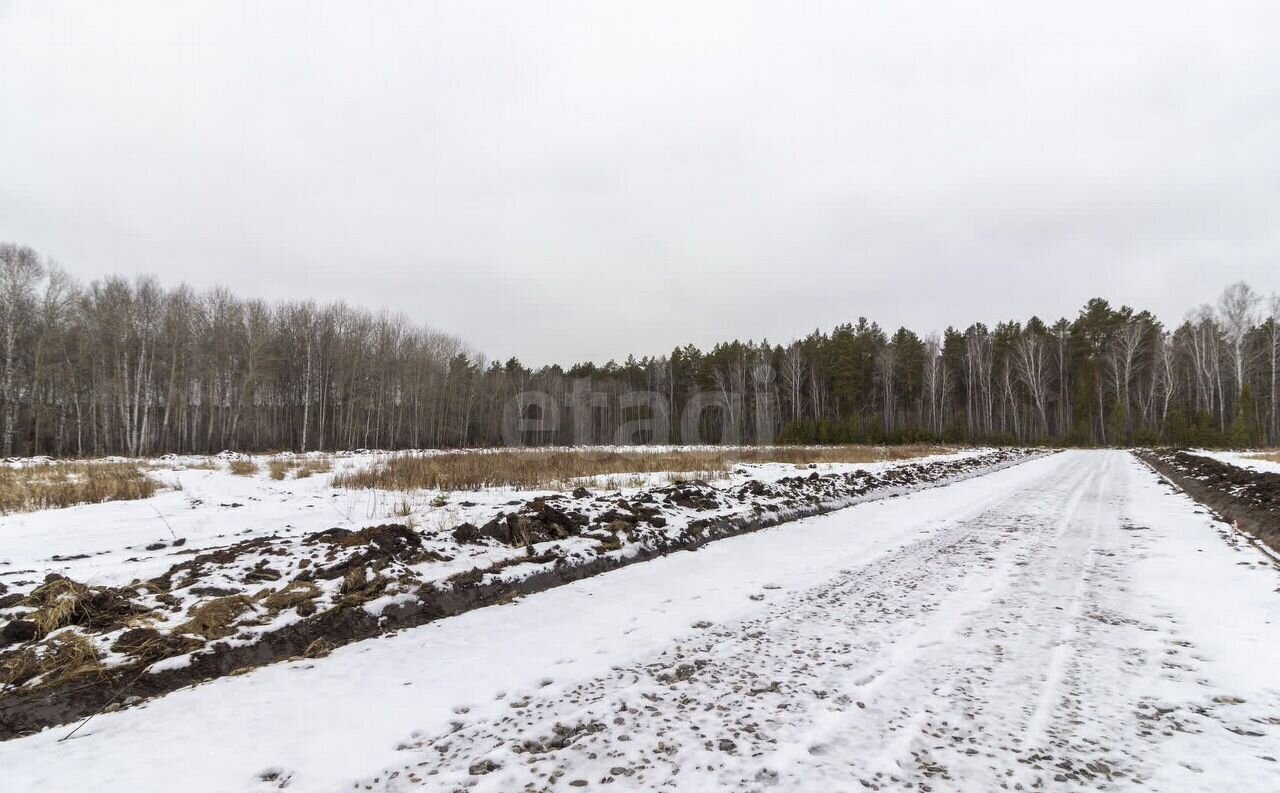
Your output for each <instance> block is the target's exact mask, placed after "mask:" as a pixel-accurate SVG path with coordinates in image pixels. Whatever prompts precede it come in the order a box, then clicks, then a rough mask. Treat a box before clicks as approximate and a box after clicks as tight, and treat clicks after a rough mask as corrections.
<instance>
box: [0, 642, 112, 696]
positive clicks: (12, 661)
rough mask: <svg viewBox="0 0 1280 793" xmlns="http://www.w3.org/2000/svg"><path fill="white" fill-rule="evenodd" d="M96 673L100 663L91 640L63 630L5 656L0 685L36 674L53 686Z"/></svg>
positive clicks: (99, 672)
mask: <svg viewBox="0 0 1280 793" xmlns="http://www.w3.org/2000/svg"><path fill="white" fill-rule="evenodd" d="M99 674H102V664H101V663H100V662H99V660H98V652H97V650H95V649H94V648H93V643H92V642H90V641H89V639H88V638H86V637H85V636H83V635H81V634H79V633H73V632H64V633H61V634H59V635H57V636H54V637H52V638H50V639H48V640H46V641H45V642H43V643H41V644H40V645H37V646H33V647H26V648H23V649H22V650H21V651H19V652H17V653H13V654H12V655H10V656H9V657H8V658H6V659H5V661H4V663H3V664H0V685H4V686H18V685H22V684H23V683H26V682H27V681H28V680H31V679H32V678H34V677H36V676H37V675H40V676H41V680H40V684H41V685H50V686H56V685H58V684H60V683H65V682H67V681H69V680H75V679H76V678H80V677H85V676H88V675H99Z"/></svg>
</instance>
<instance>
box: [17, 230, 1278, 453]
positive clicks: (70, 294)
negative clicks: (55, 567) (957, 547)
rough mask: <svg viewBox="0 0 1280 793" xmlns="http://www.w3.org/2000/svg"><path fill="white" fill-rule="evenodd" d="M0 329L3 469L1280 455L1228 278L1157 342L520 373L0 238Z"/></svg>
mask: <svg viewBox="0 0 1280 793" xmlns="http://www.w3.org/2000/svg"><path fill="white" fill-rule="evenodd" d="M0 332H2V333H3V339H2V340H0V345H2V349H0V366H2V367H3V370H2V372H0V445H2V449H0V453H2V454H3V456H5V457H9V456H20V455H52V456H69V457H89V456H101V455H128V456H139V455H158V454H164V453H168V452H175V453H216V452H218V451H221V450H224V449H230V450H237V451H284V450H292V451H304V450H340V449H354V448H381V449H402V448H454V447H484V446H496V445H501V444H503V443H504V442H505V443H511V442H512V441H513V440H515V441H517V442H519V443H523V444H568V443H645V442H671V443H677V442H682V441H686V442H687V441H690V440H695V439H696V440H700V441H706V442H734V443H747V444H750V443H758V442H768V441H782V442H788V443H824V444H825V443H853V442H857V443H908V442H922V441H928V442H946V443H984V444H1013V443H1017V444H1046V445H1079V446H1095V445H1099V446H1133V445H1141V446H1149V445H1179V446H1182V445H1190V446H1205V447H1215V446H1232V447H1257V446H1263V445H1268V446H1274V445H1276V444H1277V443H1280V414H1278V408H1277V401H1278V399H1277V397H1278V389H1277V365H1278V364H1280V298H1278V297H1277V296H1276V295H1274V294H1273V295H1272V296H1271V297H1270V298H1264V296H1263V295H1261V294H1259V293H1257V292H1255V291H1254V290H1253V289H1252V288H1251V287H1250V286H1248V285H1247V284H1244V283H1236V284H1231V285H1229V286H1227V287H1226V288H1225V289H1224V291H1223V292H1222V294H1221V295H1220V296H1219V297H1218V298H1217V299H1216V300H1215V301H1214V302H1213V303H1212V304H1204V305H1200V306H1197V307H1193V308H1191V309H1190V310H1189V311H1188V313H1187V314H1186V316H1185V317H1184V318H1183V319H1182V320H1181V321H1180V323H1179V324H1177V325H1165V324H1164V323H1163V322H1162V321H1161V320H1160V319H1159V318H1157V317H1155V316H1153V315H1152V314H1151V313H1149V312H1148V311H1144V310H1138V309H1134V308H1131V307H1128V306H1118V307H1117V306H1113V305H1112V304H1111V303H1109V302H1108V301H1107V300H1105V299H1102V298H1095V299H1093V300H1090V301H1089V302H1088V303H1087V304H1086V305H1085V306H1084V307H1083V308H1081V310H1080V312H1079V313H1078V314H1077V315H1076V316H1075V317H1070V318H1060V319H1057V320H1054V321H1052V322H1051V323H1050V322H1047V321H1045V320H1042V319H1040V318H1038V317H1035V316H1032V317H1031V318H1030V319H1027V320H1026V321H1017V320H1011V321H1008V322H1001V323H999V324H996V325H995V326H994V327H988V326H987V325H985V324H982V323H975V324H972V325H970V326H969V327H967V328H964V329H959V328H947V329H946V330H945V331H942V332H930V333H927V334H925V335H920V334H919V333H917V332H915V331H912V330H910V329H907V328H899V329H898V330H896V331H893V332H888V331H886V330H884V329H883V328H881V327H880V326H879V325H877V324H876V323H875V322H873V321H870V320H868V319H865V318H860V319H858V320H857V321H856V322H850V323H847V324H842V325H838V326H836V327H835V328H832V329H830V330H829V331H824V330H814V331H813V332H811V333H809V334H808V335H806V336H804V337H802V338H798V339H795V340H792V341H790V342H789V343H787V344H772V343H770V342H768V341H760V342H754V341H750V340H748V341H745V342H744V341H738V340H733V341H725V342H721V343H719V344H716V345H715V346H713V347H711V349H708V350H702V349H698V348H697V347H695V346H693V345H687V346H684V347H679V348H677V349H674V350H672V351H671V352H670V353H669V354H666V355H658V356H645V357H641V358H636V357H634V356H628V357H627V358H626V359H625V360H623V361H622V362H618V361H608V362H606V363H602V364H598V363H591V362H587V363H576V364H573V365H571V366H568V367H563V366H559V365H549V366H543V367H540V368H537V369H532V368H529V367H526V366H524V365H523V364H521V362H520V361H519V360H517V359H515V358H512V359H510V360H507V361H497V360H494V361H490V360H488V359H487V358H486V357H485V356H484V355H483V354H482V353H480V352H478V351H476V350H474V349H472V348H470V347H469V346H468V345H467V344H466V343H464V342H463V341H462V340H461V339H459V338H456V337H454V336H451V335H449V334H447V333H443V332H440V331H438V330H435V329H433V328H431V327H430V326H428V325H425V324H422V323H420V322H415V321H411V320H410V319H409V318H407V317H405V316H403V315H400V314H392V313H386V312H372V311H369V310H365V309H362V308H359V307H353V306H349V305H345V304H343V303H333V304H328V305H317V304H316V303H314V302H311V301H283V302H266V301H262V300H246V299H241V298H238V297H236V296H235V295H233V294H231V293H230V292H229V291H227V290H225V289H222V288H216V289H213V290H210V291H206V292H196V291H195V290H193V289H191V288H189V287H187V286H185V285H176V286H169V287H166V286H164V285H162V284H161V283H160V282H159V281H158V280H157V279H156V278H154V277H150V276H143V277H138V278H133V279H129V278H124V277H110V278H105V279H101V280H95V281H93V282H91V283H88V284H82V283H79V282H77V280H76V279H74V278H73V277H71V276H69V275H68V274H67V273H66V272H65V271H64V270H62V269H61V268H60V267H59V266H57V265H56V264H55V263H53V262H51V261H49V260H48V259H46V258H45V257H42V256H41V255H40V254H39V253H38V252H36V251H35V250H33V249H31V248H30V247H26V246H23V245H19V244H14V243H5V244H0ZM531 395H532V396H531ZM535 404H536V405H537V406H538V408H537V412H536V415H535V414H534V413H531V412H530V411H531V408H530V406H531V405H535ZM690 406H692V407H690ZM548 409H549V410H551V411H552V412H553V415H547V414H545V413H543V412H542V411H544V410H548ZM533 417H536V418H537V419H539V420H538V421H523V422H522V421H521V420H525V419H530V418H533ZM513 422H514V423H513ZM513 426H515V427H517V434H516V437H515V438H514V439H513V437H512V427H513ZM530 427H532V428H533V429H532V430H530V429H529V428H530Z"/></svg>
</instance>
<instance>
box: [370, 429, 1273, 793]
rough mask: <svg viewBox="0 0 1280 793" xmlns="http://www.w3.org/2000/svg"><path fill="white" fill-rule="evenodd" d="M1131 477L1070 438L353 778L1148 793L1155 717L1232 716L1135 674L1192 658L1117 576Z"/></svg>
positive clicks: (1134, 532) (1124, 551) (1121, 573)
mask: <svg viewBox="0 0 1280 793" xmlns="http://www.w3.org/2000/svg"><path fill="white" fill-rule="evenodd" d="M1143 475H1145V474H1144V473H1143V472H1142V471H1141V470H1140V469H1138V468H1137V467H1136V466H1135V465H1134V464H1133V462H1132V461H1131V460H1129V459H1127V458H1126V457H1124V456H1122V455H1119V454H1111V455H1087V454H1081V455H1074V456H1069V457H1068V458H1067V459H1065V460H1064V461H1063V463H1062V465H1060V466H1058V467H1056V468H1055V469H1053V470H1050V471H1048V472H1046V474H1045V475H1044V476H1042V477H1039V478H1038V479H1037V480H1035V481H1034V482H1033V483H1032V484H1031V485H1029V486H1028V487H1025V488H1023V489H1020V490H1017V491H1013V492H1007V493H1004V494H1002V495H1001V496H999V497H996V498H992V499H989V500H988V501H987V502H986V503H983V504H978V505H975V506H974V507H973V508H972V509H970V510H967V511H966V512H965V514H963V515H960V516H957V517H956V518H954V519H953V520H951V521H949V522H947V524H946V525H944V526H943V527H941V528H940V529H939V530H937V531H934V532H932V533H929V534H928V535H927V536H925V537H923V538H922V539H920V540H918V541H915V542H911V543H909V544H907V545H905V546H903V547H901V548H899V549H898V550H896V551H894V552H891V553H889V554H887V555H885V556H883V557H881V558H879V559H877V560H875V561H874V562H872V563H870V564H867V565H863V566H859V567H855V568H850V569H847V570H844V571H842V572H841V573H840V574H839V575H838V576H836V577H835V578H833V579H832V580H830V581H829V582H827V583H825V584H823V585H822V586H819V587H816V588H813V589H810V590H808V591H804V592H801V593H798V594H795V595H792V596H787V597H780V598H778V600H777V602H776V603H774V604H772V605H771V606H770V608H769V609H768V610H767V611H766V612H765V613H764V614H763V615H761V616H759V617H756V618H754V619H749V620H745V621H740V622H735V623H733V624H723V625H702V626H695V627H702V628H703V630H702V631H701V632H700V633H699V634H697V635H696V636H695V637H694V638H691V639H688V640H685V641H681V642H679V643H676V644H674V645H673V646H670V647H668V648H667V649H666V650H665V651H663V652H662V653H660V654H659V655H657V656H655V657H653V658H651V659H650V660H648V661H646V662H644V663H639V664H634V665H629V666H625V667H618V668H615V669H614V670H613V673H612V674H611V675H609V676H604V677H599V678H596V679H591V680H586V681H583V682H581V683H579V684H578V685H577V686H576V687H574V688H572V689H569V690H567V691H560V692H556V693H555V694H554V695H551V694H549V695H547V696H545V697H543V696H539V695H538V694H536V693H535V694H533V695H529V696H522V697H521V698H520V699H518V700H516V701H512V702H510V703H508V704H509V708H508V709H507V712H506V714H505V715H503V716H502V717H500V718H482V719H476V720H471V719H469V718H468V713H467V712H459V713H458V714H457V719H456V721H455V722H454V724H453V728H452V731H451V732H449V733H448V734H444V735H422V736H418V737H417V738H416V739H414V740H410V741H407V742H406V743H405V744H404V745H403V747H402V749H403V751H404V763H403V764H402V765H401V766H399V767H396V768H393V769H390V770H389V771H387V772H386V773H384V774H382V775H379V776H378V777H377V778H376V779H372V780H367V781H366V783H365V784H367V785H368V786H370V787H371V788H373V789H383V790H389V791H402V790H415V789H429V790H462V789H466V790H474V791H515V790H568V789H582V788H592V789H594V788H598V787H606V788H609V787H612V788H614V789H625V790H635V789H646V790H648V789H652V790H680V791H696V790H747V791H754V790H759V791H765V790H782V791H807V790H813V791H835V790H864V789H872V790H919V791H930V790H936V791H941V790H954V789H972V790H994V789H1011V790H1023V789H1028V790H1029V789H1044V788H1049V789H1085V788H1087V789H1127V788H1131V787H1132V788H1141V789H1147V790H1149V789H1153V788H1152V787H1150V786H1149V782H1150V780H1151V778H1152V776H1153V774H1157V773H1158V774H1161V775H1165V776H1167V774H1168V773H1169V772H1168V765H1169V762H1170V761H1169V759H1168V758H1166V757H1164V755H1163V753H1162V751H1161V747H1162V745H1163V744H1164V743H1165V742H1166V741H1168V740H1169V739H1170V738H1171V737H1172V736H1173V735H1175V734H1176V733H1178V732H1187V731H1192V732H1194V731H1196V730H1204V729H1213V730H1221V729H1223V728H1224V726H1226V728H1227V729H1231V727H1230V726H1229V724H1232V723H1234V724H1236V725H1237V726H1238V725H1239V724H1240V723H1243V722H1240V721H1239V719H1237V721H1236V722H1229V721H1225V720H1224V719H1227V718H1228V715H1229V714H1225V713H1224V712H1219V711H1227V710H1230V709H1228V708H1219V709H1216V710H1215V709H1214V708H1205V706H1204V704H1203V703H1185V702H1172V703H1171V702H1169V701H1167V700H1165V699H1162V698H1160V697H1158V696H1153V695H1152V694H1151V693H1150V692H1151V691H1152V681H1153V680H1154V681H1157V682H1158V681H1162V680H1163V681H1171V682H1174V683H1177V682H1179V681H1187V680H1193V681H1194V680H1195V678H1196V675H1197V661H1196V657H1195V654H1194V651H1193V648H1191V647H1189V646H1188V645H1189V642H1187V641H1185V640H1184V639H1183V638H1182V637H1181V636H1180V634H1179V628H1178V625H1177V624H1176V622H1175V621H1174V619H1173V615H1172V614H1168V613H1162V612H1160V610H1159V607H1158V605H1157V606H1155V607H1152V606H1151V605H1150V604H1146V603H1144V604H1135V603H1134V602H1133V598H1132V596H1131V594H1130V593H1129V591H1128V587H1127V585H1126V579H1127V577H1128V576H1127V571H1126V568H1127V566H1128V565H1130V564H1133V563H1134V562H1135V561H1137V560H1140V559H1141V558H1142V556H1143V554H1144V553H1146V552H1147V551H1149V550H1150V547H1151V539H1150V538H1149V537H1147V536H1144V535H1143V533H1142V532H1143V529H1144V527H1142V526H1139V525H1137V524H1135V523H1134V520H1133V518H1132V516H1131V514H1130V513H1131V510H1130V504H1129V497H1128V493H1129V492H1130V489H1131V485H1132V484H1133V482H1132V481H1131V477H1134V476H1143ZM753 597H763V598H770V597H772V595H771V591H770V590H769V589H768V588H767V587H766V588H765V589H764V590H762V591H761V592H760V593H758V595H753ZM1153 640H1154V642H1156V644H1154V645H1153ZM1153 647H1158V648H1160V649H1159V650H1158V651H1157V650H1154V649H1153ZM1200 682H1201V683H1202V684H1203V685H1206V686H1207V685H1209V683H1208V681H1200ZM1228 699H1229V698H1228ZM1278 706H1280V693H1278V694H1277V696H1276V698H1275V699H1274V700H1273V701H1271V702H1266V703H1254V706H1253V710H1252V711H1250V712H1251V713H1253V714H1254V717H1253V718H1249V719H1247V721H1248V722H1249V724H1250V725H1252V726H1250V727H1249V728H1248V729H1247V730H1246V732H1253V733H1257V734H1255V735H1246V736H1243V737H1244V738H1245V739H1246V740H1245V742H1244V743H1243V744H1242V750H1243V751H1245V752H1252V751H1254V748H1255V747H1253V744H1252V743H1250V741H1253V742H1256V741H1257V739H1258V737H1259V735H1261V736H1262V737H1263V739H1264V740H1265V737H1266V735H1267V733H1268V730H1267V729H1266V728H1265V726H1264V727H1259V726H1258V725H1259V724H1263V723H1264V722H1265V720H1266V718H1267V717H1265V716H1264V717H1262V718H1258V717H1257V714H1262V713H1272V714H1280V707H1278ZM1197 708H1198V710H1197ZM1259 729H1261V730H1262V732H1261V733H1259V732H1258V731H1259ZM1274 729H1275V728H1274V727H1272V728H1271V730H1270V731H1271V732H1274ZM1255 755H1256V752H1255V753H1254V755H1250V756H1251V757H1252V756H1255ZM1264 761H1265V758H1264ZM1181 768H1183V769H1184V770H1185V772H1186V773H1188V774H1196V773H1200V771H1202V770H1203V769H1200V770H1197V768H1196V767H1195V764H1194V763H1193V762H1189V761H1188V762H1187V763H1184V764H1183V765H1182V766H1181ZM1162 778H1163V777H1162ZM1205 781H1206V782H1208V780H1207V779H1206V780H1205ZM1155 789H1160V788H1159V787H1158V786H1157V787H1156V788H1155ZM1206 789H1209V788H1206Z"/></svg>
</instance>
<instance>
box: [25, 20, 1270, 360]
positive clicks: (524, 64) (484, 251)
mask: <svg viewBox="0 0 1280 793" xmlns="http://www.w3.org/2000/svg"><path fill="white" fill-rule="evenodd" d="M1278 37H1280V2H1276V0H1260V1H1259V2H1236V1H1235V0H1219V1H1218V2H1215V3H1206V2H1203V1H1202V0H1201V1H1198V2H1186V1H1185V0H1161V1H1160V2H1129V1H1127V0H1126V1H1125V2H1115V0H1106V2H1093V1H1092V0H1085V1H1083V2H1082V1H1081V0H1071V2H1054V3H1047V2H1034V3H1032V2H1026V0H1016V2H1005V1H1004V0H983V2H973V3H957V2H942V1H941V0H939V1H938V2H912V1H910V0H908V1H904V0H893V2H874V3H873V2H833V3H818V2H778V3H748V2H725V3H697V2H689V0H682V2H673V3H666V2H654V1H653V0H646V2H644V3H620V2H619V3H614V2H590V3H585V2H584V3H577V2H529V1H528V0H521V1H519V2H516V1H515V0H512V2H504V3H492V2H477V1H476V0H457V1H456V2H450V3H433V2H403V3H393V2H377V3H369V2H347V3H321V2H315V0H305V1H300V2H289V3H285V2H260V1H255V2H247V3H235V2H228V1H227V0H220V1H219V2H210V3H197V2H190V1H189V0H184V2H181V3H175V2H172V1H171V0H165V1H164V2H155V3H133V2H124V1H123V0H113V2H100V1H95V2H76V3H72V2H56V1H54V0H7V2H6V0H0V240H12V241H18V242H22V243H25V244H28V245H31V246H34V247H36V248H37V249H39V250H40V251H41V252H43V253H46V254H48V255H50V256H52V257H54V258H55V259H57V260H58V261H59V262H61V263H62V265H63V266H64V267H65V268H66V269H68V270H70V271H71V272H72V273H73V274H75V275H77V276H79V277H81V278H82V279H85V280H88V279H91V278H94V277H98V276H101V275H104V274H108V273H125V274H130V275H132V274H134V273H144V272H146V273H154V274H156V275H158V276H160V278H161V279H162V280H163V281H164V282H165V283H167V284H174V283H176V282H178V281H187V282H190V283H192V284H194V285H197V286H211V285H214V284H223V285H225V286H227V287H230V288H231V289H232V290H234V291H235V292H237V293H240V294H242V295H245V296H261V297H271V298H281V297H288V298H314V299H316V300H319V301H328V300H332V299H339V298H341V299H344V300H347V301H348V302H351V303H355V304H361V305H365V306H369V307H372V308H388V309H393V310H403V311H404V312H406V313H407V314H409V315H410V316H411V317H413V318H414V319H416V320H420V321H424V322H427V323H429V324H432V325H434V326H436V327H438V328H440V329H443V330H446V331H449V332H452V333H455V334H457V335H459V336H461V337H463V338H464V339H465V340H467V341H468V342H469V343H471V344H472V345H474V346H475V347H477V348H478V349H480V350H482V351H484V352H486V353H488V354H490V355H491V356H498V357H506V356H509V355H519V356H520V357H521V358H522V359H523V360H525V361H526V362H527V363H533V364H539V363H544V362H550V361H558V362H572V361H575V360H581V359H587V358H592V359H597V360H604V359H607V358H610V357H619V358H621V357H623V356H625V355H626V354H627V353H628V352H636V353H637V354H645V353H652V354H657V353H663V352H667V351H669V350H670V349H671V348H672V347H673V346H674V345H676V344H681V343H685V342H690V341H692V342H694V343H697V344H700V345H709V344H711V343H712V342H714V341H717V340H724V339H729V338H735V337H736V338H743V339H746V338H754V339H757V340H758V339H760V338H762V337H767V338H768V339H769V340H771V341H775V342H785V341H787V340H789V339H790V338H793V337H795V336H799V335H803V334H804V333H805V332H807V331H808V330H811V329H813V328H815V327H822V328H824V329H826V328H829V327H830V326H832V325H834V324H836V323H838V322H843V321H850V320H854V319H856V318H857V317H858V316H860V315H866V316H868V317H870V318H872V319H875V320H877V321H879V322H880V323H881V324H882V325H884V326H886V327H887V328H890V329H892V328H894V327H896V326H898V325H900V324H906V325H908V326H910V327H912V328H913V329H916V330H918V331H920V332H922V333H924V332H928V331H930V330H935V329H938V330H940V329H942V328H944V327H945V326H946V325H948V324H959V325H963V324H968V323H969V322H972V321H975V320H982V321H986V322H988V323H991V322H994V321H997V320H1000V319H1009V318H1017V319H1026V318H1027V317H1028V316H1029V315H1030V314H1032V313H1035V314H1038V315H1040V316H1042V317H1046V318H1056V317H1058V316H1061V315H1069V316H1074V314H1075V312H1076V311H1077V310H1078V308H1079V306H1080V305H1081V304H1082V303H1083V302H1084V301H1085V300H1086V299H1087V298H1089V297H1091V296H1094V295H1102V296H1106V297H1108V298H1110V299H1112V300H1114V301H1117V302H1127V303H1130V304H1134V305H1137V306H1140V307H1149V308H1151V309H1152V310H1154V311H1155V312H1157V313H1158V314H1159V315H1160V316H1161V317H1162V318H1164V319H1166V320H1169V321H1176V320H1178V319H1180V318H1181V317H1182V315H1183V314H1184V312H1185V311H1186V309H1187V308H1189V307H1190V306H1192V305H1194V304H1196V303H1200V302H1205V301H1207V300H1208V301H1211V300H1213V299H1215V298H1216V296H1217V294H1218V292H1219V291H1220V290H1221V289H1222V287H1223V286H1224V285H1225V284H1227V283H1228V282H1229V281H1233V280H1238V279H1244V280H1246V281H1249V282H1250V283H1251V284H1252V285H1253V286H1254V287H1255V288H1257V289H1258V290H1259V291H1262V292H1270V291H1271V290H1273V289H1280V46H1277V42H1278V41H1280V38H1278Z"/></svg>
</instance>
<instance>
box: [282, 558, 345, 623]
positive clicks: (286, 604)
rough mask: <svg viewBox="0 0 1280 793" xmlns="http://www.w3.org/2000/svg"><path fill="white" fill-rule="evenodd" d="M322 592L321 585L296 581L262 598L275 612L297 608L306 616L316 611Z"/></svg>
mask: <svg viewBox="0 0 1280 793" xmlns="http://www.w3.org/2000/svg"><path fill="white" fill-rule="evenodd" d="M361 569H363V568H361ZM320 594H321V593H320V587H318V586H316V585H315V584H313V583H311V582H310V581H294V582H293V583H291V584H289V585H288V586H286V587H284V588H283V589H279V590H276V591H274V592H270V593H268V594H267V595H266V596H265V597H263V598H262V605H263V606H265V607H266V608H268V609H270V610H271V611H275V612H278V611H284V610H285V609H297V610H298V613H299V614H300V615H302V616H304V617H306V616H309V615H310V614H314V613H315V610H316V608H315V603H314V602H313V601H314V600H315V599H316V598H318V597H320Z"/></svg>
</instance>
